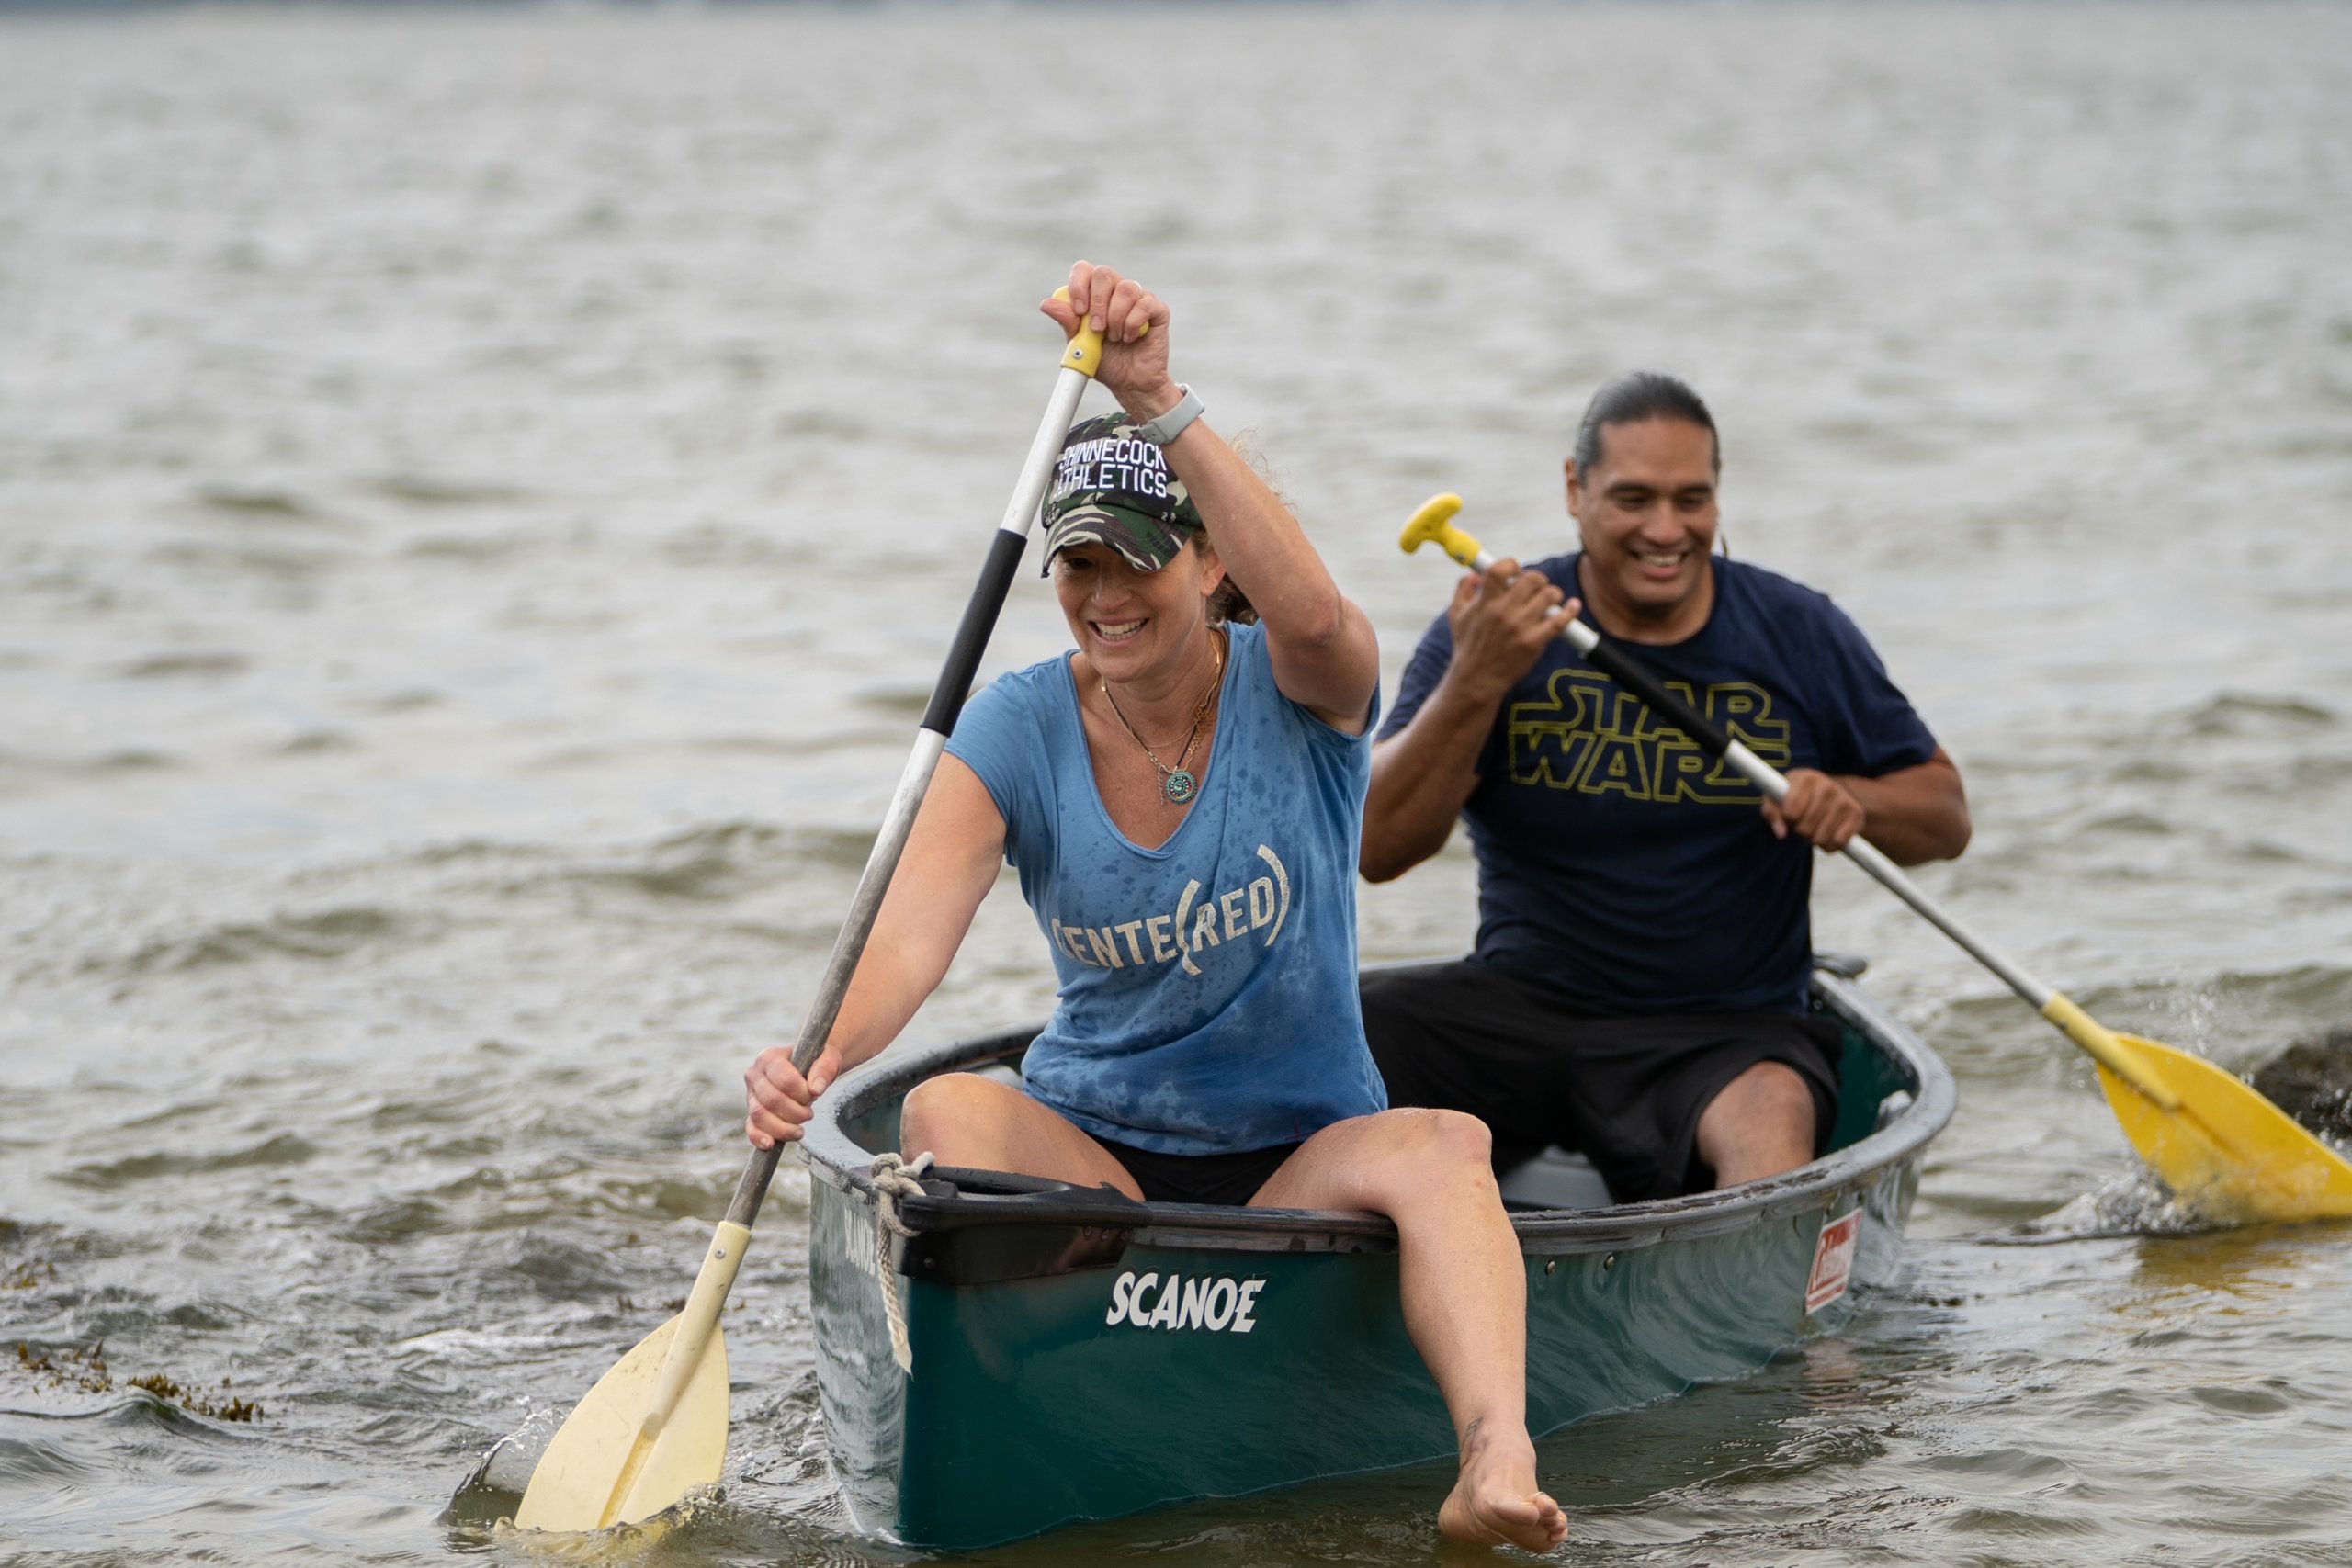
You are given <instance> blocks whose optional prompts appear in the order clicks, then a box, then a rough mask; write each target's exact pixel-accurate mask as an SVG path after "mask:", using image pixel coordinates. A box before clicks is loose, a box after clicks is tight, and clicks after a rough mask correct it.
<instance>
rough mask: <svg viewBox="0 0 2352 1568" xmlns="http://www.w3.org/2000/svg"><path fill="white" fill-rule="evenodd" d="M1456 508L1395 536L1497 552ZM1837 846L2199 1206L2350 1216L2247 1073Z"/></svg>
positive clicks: (1720, 749) (1769, 780)
mask: <svg viewBox="0 0 2352 1568" xmlns="http://www.w3.org/2000/svg"><path fill="white" fill-rule="evenodd" d="M1461 510H1462V498H1461V497H1460V496H1458V495H1438V496H1432V497H1430V499H1429V500H1428V501H1427V502H1423V503H1422V504H1421V507H1420V510H1419V511H1417V512H1415V513H1413V517H1412V521H1411V522H1409V523H1408V524H1406V525H1405V531H1404V534H1403V536H1401V537H1400V539H1399V540H1398V543H1400V544H1401V545H1403V547H1405V548H1406V549H1407V550H1408V551H1409V550H1416V549H1419V547H1421V546H1423V545H1425V544H1434V545H1437V546H1438V547H1441V548H1442V549H1443V550H1444V551H1445V553H1446V554H1447V555H1449V556H1452V557H1453V558H1454V559H1455V560H1457V561H1459V562H1461V563H1462V564H1463V565H1464V566H1466V567H1468V568H1470V569H1471V570H1474V571H1485V570H1487V569H1488V568H1489V567H1491V566H1493V565H1494V558H1493V557H1492V556H1490V555H1488V554H1487V552H1486V551H1485V550H1484V549H1483V548H1481V547H1480V546H1479V544H1478V541H1477V540H1476V539H1475V538H1473V537H1472V536H1470V535H1468V534H1466V533H1464V531H1463V530H1462V529H1461V528H1460V527H1458V526H1456V525H1455V524H1454V522H1453V518H1454V514H1455V513H1459V512H1460V511H1461ZM1560 635H1561V636H1563V637H1566V638H1567V639H1568V641H1569V642H1570V643H1571V644H1572V645H1573V646H1574V647H1575V648H1576V650H1577V652H1578V653H1581V654H1583V655H1584V657H1585V659H1586V660H1587V661H1589V663H1590V664H1592V666H1593V667H1594V668H1595V669H1598V670H1600V671H1602V672H1604V673H1605V674H1607V675H1608V676H1609V677H1610V678H1611V680H1613V681H1615V682H1617V683H1618V684H1619V685H1621V686H1623V687H1624V688H1625V689H1626V690H1627V691H1629V692H1632V693H1633V694H1634V695H1635V696H1637V697H1639V698H1640V699H1641V700H1642V702H1643V703H1644V704H1645V705H1647V706H1648V707H1649V708H1651V709H1652V710H1653V711H1655V712H1656V713H1657V714H1658V716H1661V717H1663V718H1666V719H1668V720H1669V721H1670V722H1672V723H1673V724H1674V725H1675V726H1676V728H1679V729H1680V730H1681V731H1682V732H1683V733H1684V734H1686V735H1688V736H1690V738H1691V739H1692V740H1694V741H1696V742H1697V743H1698V745H1699V747H1700V749H1701V750H1703V751H1705V752H1706V753H1707V754H1708V755H1709V756H1711V757H1716V758H1720V759H1722V760H1723V761H1724V763H1725V764H1727V765H1728V766H1730V767H1732V768H1734V769H1736V770H1737V771H1738V772H1739V773H1740V774H1741V775H1742V776H1743V777H1745V778H1747V780H1749V781H1750V782H1751V783H1753V784H1755V785H1756V786H1757V787H1758V789H1760V790H1762V791H1763V792H1764V793H1765V794H1766V795H1770V797H1771V798H1772V799H1774V800H1779V799H1781V798H1782V797H1784V796H1785V795H1787V794H1788V793H1789V781H1788V780H1786V779H1784V778H1782V777H1781V774H1780V773H1778V772H1777V771H1776V770H1775V769H1774V768H1773V767H1772V766H1771V765H1770V763H1768V762H1766V761H1764V760H1763V759H1762V758H1760V757H1758V756H1757V755H1756V753H1755V752H1753V751H1751V750H1748V749H1747V746H1745V745H1744V744H1742V743H1741V742H1740V741H1739V740H1737V739H1735V738H1734V737H1733V736H1731V735H1730V734H1729V733H1728V732H1726V731H1725V730H1724V728H1722V727H1721V726H1719V725H1717V724H1716V723H1715V722H1714V721H1713V719H1710V718H1707V717H1705V716H1702V715H1701V714H1700V713H1698V712H1697V711H1695V710H1694V709H1693V708H1692V707H1691V705H1690V704H1689V703H1687V702H1684V701H1683V700H1682V699H1681V698H1680V697H1679V696H1677V695H1675V694H1673V693H1672V692H1670V691H1668V689H1667V688H1666V687H1665V686H1664V685H1663V684H1661V683H1660V682H1659V681H1658V679H1657V676H1656V675H1654V674H1652V673H1651V672H1650V671H1649V670H1648V669H1647V668H1646V667H1645V666H1644V665H1642V664H1641V663H1640V662H1638V661H1637V660H1634V658H1633V656H1632V655H1630V654H1628V653H1627V652H1626V651H1625V650H1624V649H1623V648H1621V647H1620V646H1618V645H1617V644H1616V643H1613V642H1609V641H1607V640H1605V639H1603V638H1602V637H1601V636H1600V633H1598V632H1596V631H1594V630H1593V629H1592V627H1590V626H1587V625H1585V624H1584V622H1582V621H1581V620H1577V621H1570V622H1567V623H1566V625H1565V626H1563V627H1562V629H1561V634H1560ZM1845 853H1846V858H1847V859H1849V860H1850V861H1852V862H1853V863H1855V864H1856V865H1859V866H1860V867H1861V868H1862V869H1863V870H1864V871H1866V872H1868V873H1870V874H1871V876H1873V877H1875V878H1877V879H1878V881H1879V883H1880V884H1881V885H1882V886H1884V887H1885V888H1886V890H1887V891H1888V892H1890V893H1892V894H1894V896H1895V897H1898V898H1900V899H1902V900H1903V901H1904V902H1905V904H1908V905H1910V906H1911V908H1913V909H1914V910H1915V911H1917V913H1918V914H1919V915H1921V916H1922V917H1924V918H1925V919H1927V921H1928V923H1929V924H1930V925H1932V926H1934V927H1935V928H1936V929H1937V930H1938V931H1941V932H1943V933H1944V935H1946V936H1948V937H1950V938H1951V940H1952V941H1953V942H1957V943H1959V944H1960V946H1961V947H1962V949H1963V950H1965V951H1966V953H1968V955H1969V956H1970V957H1972V958H1973V959H1975V960H1976V962H1978V963H1979V964H1983V965H1985V968H1987V969H1990V970H1991V971H1992V972H1993V973H1994V974H1996V975H1997V976H2000V978H2001V980H2002V982H2003V983H2004V984H2005V985H2007V987H2009V989H2010V990H2012V991H2015V992H2016V993H2017V994H2018V996H2019V997H2020V998H2023V999H2024V1000H2025V1001H2026V1003H2027V1004H2028V1005H2029V1006H2030V1007H2031V1008H2032V1009H2033V1010H2035V1011H2036V1012H2038V1013H2040V1014H2041V1016H2042V1017H2044V1018H2046V1019H2048V1020H2049V1021H2051V1023H2052V1024H2053V1025H2055V1026H2056V1027H2057V1028H2058V1030H2059V1032H2062V1033H2063V1034H2064V1035H2065V1036H2066V1038H2067V1039H2069V1040H2072V1041H2073V1042H2074V1043H2075V1044H2077V1045H2079V1046H2081V1047H2082V1048H2083V1050H2084V1051H2085V1052H2086V1053H2088V1055H2090V1057H2091V1059H2092V1060H2093V1061H2095V1062H2097V1063H2098V1080H2099V1086H2100V1088H2102V1089H2105V1090H2106V1091H2107V1100H2108V1104H2109V1105H2110V1106H2112V1107H2113V1108H2114V1111H2115V1115H2116V1120H2117V1121H2119V1122H2121V1123H2122V1126H2123V1135H2124V1136H2125V1137H2126V1138H2128V1139H2130V1140H2131V1146H2132V1147H2133V1148H2134V1149H2137V1150H2138V1151H2139V1153H2140V1157H2141V1158H2142V1159H2143V1160H2145V1161H2147V1163H2148V1166H2149V1168H2151V1169H2152V1170H2154V1172H2155V1173H2156V1174H2157V1175H2158V1176H2159V1177H2161V1178H2163V1179H2164V1183H2165V1186H2167V1187H2169V1188H2171V1189H2172V1190H2173V1191H2174V1193H2175V1194H2176V1195H2177V1196H2178V1197H2179V1198H2180V1199H2181V1200H2182V1201H2185V1202H2187V1203H2188V1204H2189V1205H2190V1206H2191V1207H2192V1208H2194V1209H2195V1210H2196V1211H2197V1212H2198V1213H2199V1214H2201V1215H2202V1216H2204V1217H2205V1218H2206V1219H2208V1220H2211V1221H2213V1222H2215V1223H2217V1224H2237V1223H2240V1222H2244V1221H2250V1220H2312V1219H2327V1218H2335V1217H2341V1216H2347V1215H2352V1165H2348V1164H2346V1162H2345V1159H2344V1156H2341V1155H2339V1154H2337V1153H2336V1152H2335V1150H2334V1149H2331V1148H2329V1147H2328V1146H2327V1145H2325V1144H2323V1143H2321V1142H2320V1141H2319V1140H2318V1139H2317V1138H2315V1137H2313V1136H2312V1134H2310V1133H2309V1132H2307V1131H2305V1130H2304V1129H2303V1128H2302V1127H2301V1125H2300V1124H2298V1123H2297V1122H2295V1120H2294V1119H2293V1118H2292V1117H2290V1116H2289V1115H2288V1114H2287V1113H2286V1112H2285V1111H2281V1110H2279V1109H2278V1107H2277V1106H2275V1105H2273V1104H2271V1103H2270V1101H2268V1100H2265V1099H2264V1098H2263V1097H2262V1096H2261V1095H2260V1094H2258V1093H2256V1091H2255V1089H2254V1087H2253V1086H2252V1085H2250V1084H2248V1083H2246V1082H2245V1081H2244V1080H2243V1079H2240V1078H2238V1077H2233V1075H2231V1074H2229V1073H2227V1072H2224V1071H2223V1070H2222V1069H2221V1068H2220V1067H2217V1066H2214V1065H2213V1064H2212V1063H2211V1062H2208V1061H2206V1060H2204V1059H2203V1058H2202V1057H2199V1056H2192V1055H2188V1053H2187V1052H2185V1051H2177V1050H2175V1049H2174V1048H2173V1047H2171V1046H2169V1045H2162V1044H2158V1043H2156V1042H2155V1041H2153V1040H2143V1039H2141V1038H2140V1037H2139V1036H2137V1035H2133V1034H2118V1033H2117V1032H2114V1031H2113V1030H2111V1029H2109V1028H2108V1027H2107V1026H2106V1025H2104V1024H2102V1023H2100V1022H2099V1021H2098V1020H2097V1019H2095V1018H2093V1017H2091V1016H2090V1014H2088V1013H2086V1012H2085V1011H2084V1010H2082V1009H2081V1008H2080V1007H2078V1006H2076V1005H2075V1002H2074V1001H2073V1000H2071V999H2070V998H2067V997H2065V996H2063V995H2061V994H2060V993H2059V992H2057V991H2054V990H2052V989H2051V988H2050V987H2048V986H2046V985H2044V984H2042V983H2041V981H2040V980H2038V979H2036V978H2034V977H2033V976H2031V975H2030V974H2028V973H2027V972H2026V971H2025V970H2023V969H2021V968H2019V967H2018V965H2017V964H2013V963H2011V962H2009V960H2008V959H2007V958H2005V957H2003V956H2002V955H2001V954H1999V953H1996V952H1994V951H1993V950H1992V949H1991V948H1990V947H1988V946H1986V945H1985V942H1984V941H1983V940H1982V939H1980V938H1979V937H1978V936H1977V935H1976V934H1975V933H1974V932H1973V931H1969V930H1968V929H1967V928H1966V927H1965V926H1962V924H1961V923H1960V922H1959V921H1958V920H1956V919H1953V918H1952V917H1951V915H1949V914H1947V913H1946V912H1945V911H1944V909H1943V908H1942V907H1941V906H1939V905H1938V904H1937V903H1936V902H1935V901H1934V900H1933V899H1931V898H1929V897H1928V896H1927V895H1926V894H1925V893H1923V892H1921V891H1920V890H1919V888H1918V887H1917V885H1915V884H1914V883H1913V882H1912V880H1911V879H1910V878H1909V877H1907V876H1905V875H1904V874H1903V873H1902V872H1901V871H1900V870H1899V869H1898V868H1897V867H1896V866H1895V863H1894V862H1893V861H1891V860H1889V859H1887V858H1886V856H1885V855H1884V854H1883V853H1882V852H1880V851H1879V850H1878V848H1877V847H1876V846H1875V845H1872V844H1871V843H1870V842H1868V841H1867V840H1861V839H1856V840H1853V841H1852V842H1850V843H1849V844H1848V845H1847V846H1846V851H1845Z"/></svg>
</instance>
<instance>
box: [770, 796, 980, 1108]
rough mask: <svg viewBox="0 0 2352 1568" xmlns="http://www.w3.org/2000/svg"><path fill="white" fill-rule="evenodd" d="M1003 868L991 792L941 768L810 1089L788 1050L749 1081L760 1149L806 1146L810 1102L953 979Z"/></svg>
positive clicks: (774, 1053) (778, 1051)
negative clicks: (954, 965) (953, 964)
mask: <svg viewBox="0 0 2352 1568" xmlns="http://www.w3.org/2000/svg"><path fill="white" fill-rule="evenodd" d="M1003 862H1004V817H1003V815H1002V814H1001V812H999V811H998V810H997V808H996V801H995V799H994V798H993V797H992V796H990V795H989V792H988V786H987V785H985V784H982V783H980V778H979V775H978V773H974V772H972V770H971V768H970V767H969V766H968V765H967V764H966V763H965V762H964V761H961V760H960V759H958V758H956V757H953V756H945V757H942V758H940V760H939V771H938V772H937V773H934V774H933V775H932V780H931V789H930V791H929V793H927V794H926V795H924V796H923V802H922V810H921V811H919V812H917V813H916V814H915V825H914V828H913V829H912V830H911V831H910V832H909V833H908V835H907V847H906V850H905V852H903V853H902V854H901V855H900V856H899V870H898V874H896V875H894V876H893V877H891V879H890V890H889V892H888V893H886V894H884V895H883V897H882V908H881V909H880V911H879V912H878V913H877V914H876V916H875V920H874V931H873V934H872V935H871V936H870V937H869V938H868V939H867V941H866V943H865V954H864V955H863V956H862V957H860V958H859V959H858V961H857V972H856V974H854V976H851V978H850V983H849V992H848V994H847V995H846V996H844V997H843V998H842V1010H841V1016H840V1017H839V1018H837V1019H835V1020H834V1021H833V1032H832V1034H831V1037H830V1038H829V1039H828V1040H827V1041H826V1042H825V1049H824V1050H823V1051H822V1052H821V1053H820V1055H818V1057H817V1060H816V1062H815V1063H814V1064H813V1065H811V1066H810V1067H809V1076H808V1077H807V1079H806V1080H805V1081H804V1080H803V1079H802V1077H801V1076H800V1074H799V1072H798V1071H797V1070H796V1069H795V1068H794V1066H793V1065H792V1052H791V1051H790V1050H789V1049H788V1048H786V1047H784V1046H771V1047H769V1048H768V1049H767V1050H765V1051H763V1052H761V1053H760V1054H759V1055H758V1057H757V1058H756V1059H755V1060H753V1062H752V1066H751V1068H750V1069H749V1070H748V1071H747V1072H745V1073H744V1075H743V1084H744V1088H745V1089H746V1090H747V1091H748V1094H749V1101H750V1109H749V1112H748V1114H747V1115H746V1117H745V1119H744V1130H745V1132H747V1133H748V1134H750V1136H751V1140H752V1144H753V1145H754V1146H756V1147H759V1148H763V1149H764V1148H766V1147H768V1146H769V1145H772V1144H774V1143H775V1141H776V1140H778V1139H779V1138H781V1139H785V1140H786V1141H789V1140H791V1139H794V1138H797V1137H798V1136H800V1127H801V1123H803V1122H807V1121H808V1120H809V1115H810V1111H809V1102H810V1101H811V1100H815V1099H816V1098H817V1096H819V1095H820V1094H822V1093H824V1092H825V1090H826V1089H827V1088H828V1087H829V1086H831V1083H832V1081H833V1080H834V1079H835V1078H837V1077H841V1076H842V1073H844V1072H846V1071H848V1070H849V1069H850V1068H852V1067H854V1066H857V1065H858V1064H859V1063H860V1062H863V1061H865V1059H866V1058H867V1057H869V1056H873V1055H877V1054H879V1053H880V1052H881V1050H882V1048H883V1047H884V1046H886V1045H888V1044H889V1043H890V1042H891V1041H893V1040H896V1039H897V1038H898V1037H899V1031H900V1030H902V1029H904V1028H905V1027H906V1026H907V1020H909V1019H910V1018H912V1017H913V1016H914V1015H915V1010H916V1009H917V1008H919V1007H921V1006H922V1004H923V1000H924V998H927V997H929V996H930V995H931V993H932V992H933V991H934V990H936V989H937V988H938V987H939V982H940V981H941V980H942V979H944V978H945V976H946V974H947V965H948V964H949V962H950V961H951V960H953V959H954V958H955V956H956V949H957V948H958V947H960V946H962V945H963V942H964V933H965V932H967V931H970V930H971V929H972V917H973V915H974V914H976V913H978V910H979V908H980V900H981V899H983V898H985V897H988V893H989V888H990V887H992V886H995V885H996V874H997V868H998V866H1000V865H1001V864H1002V863H1003Z"/></svg>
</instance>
